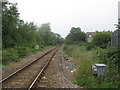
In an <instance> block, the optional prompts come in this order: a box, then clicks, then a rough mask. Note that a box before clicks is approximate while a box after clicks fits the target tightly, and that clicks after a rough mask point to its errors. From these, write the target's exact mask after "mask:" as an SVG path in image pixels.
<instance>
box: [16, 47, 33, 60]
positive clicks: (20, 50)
mask: <svg viewBox="0 0 120 90" xmlns="http://www.w3.org/2000/svg"><path fill="white" fill-rule="evenodd" d="M15 49H16V51H17V53H18V55H19V57H20V58H23V57H24V56H27V55H29V54H31V49H30V48H28V47H23V46H19V47H15Z"/></svg>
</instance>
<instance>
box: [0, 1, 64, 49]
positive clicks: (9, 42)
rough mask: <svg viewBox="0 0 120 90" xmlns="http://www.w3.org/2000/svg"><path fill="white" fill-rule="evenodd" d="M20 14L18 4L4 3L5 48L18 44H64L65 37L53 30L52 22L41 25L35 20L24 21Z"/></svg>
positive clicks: (3, 36) (3, 27)
mask: <svg viewBox="0 0 120 90" xmlns="http://www.w3.org/2000/svg"><path fill="white" fill-rule="evenodd" d="M19 15H20V13H19V12H18V9H17V4H13V3H9V2H3V3H2V38H3V43H2V46H3V47H2V48H3V49H5V48H11V47H12V48H14V47H16V46H27V47H33V46H35V45H39V46H47V45H57V44H62V41H63V38H62V37H61V36H60V35H59V34H57V33H53V32H52V31H51V28H50V23H46V24H42V25H41V26H40V27H39V26H37V25H35V24H34V22H24V21H23V20H21V19H20V18H19Z"/></svg>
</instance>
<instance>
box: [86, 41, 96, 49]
mask: <svg viewBox="0 0 120 90" xmlns="http://www.w3.org/2000/svg"><path fill="white" fill-rule="evenodd" d="M94 47H95V45H94V44H93V43H88V44H87V45H86V50H91V49H93V48H94Z"/></svg>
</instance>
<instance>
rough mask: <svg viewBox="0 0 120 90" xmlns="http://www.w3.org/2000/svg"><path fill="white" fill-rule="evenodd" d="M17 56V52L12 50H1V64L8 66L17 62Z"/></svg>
mask: <svg viewBox="0 0 120 90" xmlns="http://www.w3.org/2000/svg"><path fill="white" fill-rule="evenodd" d="M18 60H19V55H18V53H17V50H16V49H14V48H10V49H6V50H3V52H2V62H3V64H8V62H10V61H18Z"/></svg>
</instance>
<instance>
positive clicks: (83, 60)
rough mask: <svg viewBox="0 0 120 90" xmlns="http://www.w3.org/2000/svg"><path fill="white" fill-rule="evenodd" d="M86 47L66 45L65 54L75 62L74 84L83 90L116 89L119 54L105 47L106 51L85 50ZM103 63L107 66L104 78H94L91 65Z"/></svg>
mask: <svg viewBox="0 0 120 90" xmlns="http://www.w3.org/2000/svg"><path fill="white" fill-rule="evenodd" d="M85 48H86V46H79V45H72V46H71V45H70V46H69V45H67V46H65V48H64V51H65V53H66V54H67V55H68V56H70V57H72V58H73V59H74V60H75V61H77V65H76V67H77V73H76V75H75V78H76V79H75V80H74V83H76V84H78V85H79V86H80V87H85V88H118V85H119V83H120V82H119V77H120V73H119V72H118V71H119V69H118V65H119V58H118V57H119V54H120V52H119V51H118V49H117V48H114V47H107V48H106V49H103V48H99V47H95V48H94V49H92V50H89V51H88V50H86V49H85ZM96 63H104V64H106V65H107V72H106V73H105V75H104V76H100V77H94V76H93V75H92V70H91V68H92V65H93V64H96Z"/></svg>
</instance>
